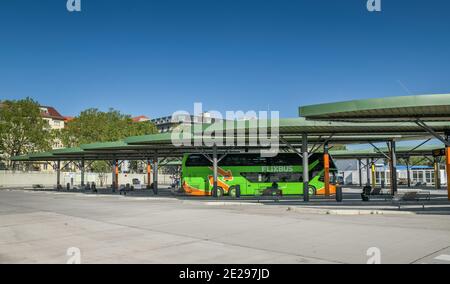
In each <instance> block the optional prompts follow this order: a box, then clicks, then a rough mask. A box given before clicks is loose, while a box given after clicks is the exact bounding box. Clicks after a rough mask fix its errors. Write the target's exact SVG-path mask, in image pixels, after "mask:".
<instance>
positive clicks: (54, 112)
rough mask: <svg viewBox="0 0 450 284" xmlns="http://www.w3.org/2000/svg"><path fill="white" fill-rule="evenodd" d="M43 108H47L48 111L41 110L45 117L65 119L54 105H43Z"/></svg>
mask: <svg viewBox="0 0 450 284" xmlns="http://www.w3.org/2000/svg"><path fill="white" fill-rule="evenodd" d="M41 108H45V109H47V112H41V115H42V116H43V117H47V118H53V119H57V120H64V116H62V115H61V114H60V113H59V112H58V111H57V110H56V109H55V108H54V107H50V106H41Z"/></svg>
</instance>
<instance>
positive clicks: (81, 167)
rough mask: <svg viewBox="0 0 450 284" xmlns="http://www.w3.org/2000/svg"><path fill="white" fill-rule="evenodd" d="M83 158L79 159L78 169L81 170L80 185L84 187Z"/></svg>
mask: <svg viewBox="0 0 450 284" xmlns="http://www.w3.org/2000/svg"><path fill="white" fill-rule="evenodd" d="M84 168H85V166H84V158H82V159H81V165H80V171H81V187H84Z"/></svg>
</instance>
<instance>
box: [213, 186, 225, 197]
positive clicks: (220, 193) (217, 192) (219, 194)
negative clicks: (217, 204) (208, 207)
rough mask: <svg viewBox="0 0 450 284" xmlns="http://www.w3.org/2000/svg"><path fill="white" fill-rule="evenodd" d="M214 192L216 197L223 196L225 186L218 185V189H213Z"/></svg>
mask: <svg viewBox="0 0 450 284" xmlns="http://www.w3.org/2000/svg"><path fill="white" fill-rule="evenodd" d="M212 194H213V196H214V197H222V196H223V188H221V187H220V186H218V187H217V191H216V190H214V189H213V192H212Z"/></svg>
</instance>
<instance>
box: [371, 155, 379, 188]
mask: <svg viewBox="0 0 450 284" xmlns="http://www.w3.org/2000/svg"><path fill="white" fill-rule="evenodd" d="M370 169H371V177H372V188H375V187H376V184H377V181H376V175H375V174H376V167H375V161H374V159H372V161H371V163H370Z"/></svg>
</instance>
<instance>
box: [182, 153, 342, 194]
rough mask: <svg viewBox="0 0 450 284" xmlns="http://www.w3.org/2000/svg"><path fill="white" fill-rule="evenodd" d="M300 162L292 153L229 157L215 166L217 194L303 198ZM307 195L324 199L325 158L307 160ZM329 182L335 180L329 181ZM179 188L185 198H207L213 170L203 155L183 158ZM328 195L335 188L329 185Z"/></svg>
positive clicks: (333, 168)
mask: <svg viewBox="0 0 450 284" xmlns="http://www.w3.org/2000/svg"><path fill="white" fill-rule="evenodd" d="M302 165H303V161H302V158H301V157H300V156H299V155H297V154H295V153H280V154H278V155H277V156H275V157H261V155H260V154H258V153H256V154H253V153H244V154H228V155H226V156H225V157H224V158H223V159H222V160H221V161H220V162H219V163H218V181H217V186H218V188H217V189H218V190H217V194H218V195H219V196H220V195H230V196H235V195H236V186H237V185H239V187H240V194H241V195H265V194H267V192H269V193H270V192H272V193H273V192H275V189H276V192H277V193H278V194H282V195H301V194H303V178H302V175H303V166H302ZM329 166H330V175H333V176H335V174H336V166H335V164H334V162H333V160H332V159H331V158H330V159H329ZM309 173H310V176H309V194H310V195H324V194H325V182H324V173H325V168H324V155H323V154H320V153H315V154H312V155H311V157H310V158H309ZM330 180H334V179H333V178H331V179H330ZM181 181H182V188H183V190H184V192H185V193H186V194H187V195H196V196H208V195H212V192H213V167H212V164H211V162H210V161H209V160H208V159H207V158H206V157H205V156H203V155H202V154H186V155H184V157H183V163H182V177H181ZM329 193H330V194H335V193H336V187H335V186H334V185H333V184H330V189H329Z"/></svg>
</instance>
